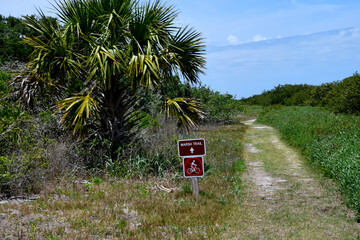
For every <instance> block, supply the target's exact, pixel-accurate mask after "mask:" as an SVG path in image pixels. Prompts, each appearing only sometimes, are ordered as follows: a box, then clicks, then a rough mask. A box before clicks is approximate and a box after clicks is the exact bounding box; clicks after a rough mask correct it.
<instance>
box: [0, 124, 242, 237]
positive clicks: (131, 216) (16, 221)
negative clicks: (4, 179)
mask: <svg viewBox="0 0 360 240" xmlns="http://www.w3.org/2000/svg"><path fill="white" fill-rule="evenodd" d="M244 130H245V127H244V126H243V125H232V126H222V127H220V128H216V129H210V130H209V129H204V130H202V131H200V132H198V133H197V134H196V136H194V137H203V138H205V139H206V144H207V156H206V157H205V163H206V173H205V175H206V176H205V177H204V178H201V179H199V184H200V196H198V197H194V196H192V193H191V180H189V179H184V178H183V177H182V175H181V174H180V173H173V174H172V175H167V178H151V177H149V178H147V180H145V179H143V180H140V179H139V180H130V179H116V178H110V177H104V180H103V181H100V180H99V179H97V178H96V179H93V181H92V182H83V183H76V182H73V183H72V184H67V185H62V184H59V185H57V186H53V187H51V186H49V187H48V189H47V190H43V193H42V194H41V197H40V199H38V200H35V201H33V202H12V203H6V204H1V205H0V238H2V239H220V238H221V237H220V236H221V235H222V234H223V232H224V231H226V229H227V226H228V221H229V220H230V218H229V216H231V211H232V209H234V207H235V206H236V205H237V204H238V203H239V202H240V201H241V184H242V181H241V177H240V176H239V172H240V171H242V169H243V163H242V159H241V153H242V143H241V139H242V134H243V131H244ZM174 148H176V144H174ZM159 186H160V188H159ZM162 186H163V187H165V188H162ZM160 189H165V190H166V189H169V190H171V192H170V193H168V192H167V191H162V190H160Z"/></svg>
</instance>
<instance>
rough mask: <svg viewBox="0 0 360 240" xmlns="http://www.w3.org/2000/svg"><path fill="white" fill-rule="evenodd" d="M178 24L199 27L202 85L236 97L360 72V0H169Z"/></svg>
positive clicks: (7, 10) (33, 2) (10, 9)
mask: <svg viewBox="0 0 360 240" xmlns="http://www.w3.org/2000/svg"><path fill="white" fill-rule="evenodd" d="M165 2H166V3H168V4H174V5H175V7H176V8H177V9H178V10H179V11H180V14H179V18H178V21H179V24H182V25H189V26H191V27H193V28H195V29H196V30H197V31H198V32H201V33H202V36H203V37H204V41H205V42H206V46H207V47H206V48H207V49H206V54H207V56H206V57H207V65H206V67H207V69H206V71H205V72H206V74H205V75H201V76H200V80H201V82H202V84H203V85H207V86H209V87H210V88H211V89H213V90H215V91H219V92H221V93H229V94H232V95H234V96H236V98H238V99H240V98H242V97H249V96H252V95H254V94H261V93H262V92H263V91H265V90H270V89H272V88H273V87H275V86H277V85H279V84H281V85H283V84H311V85H320V84H322V83H326V82H333V81H338V80H342V79H344V78H346V77H349V76H352V75H353V74H354V73H355V72H357V71H360V1H359V0H271V1H269V0H222V1H220V0H167V1H165ZM0 3H1V4H0V6H1V8H0V14H2V15H5V16H8V15H11V16H16V17H20V16H21V15H31V14H34V13H36V8H40V9H42V10H43V11H44V12H45V13H46V14H48V15H51V14H52V12H53V11H52V7H51V3H54V0H49V1H48V0H10V1H9V0H0Z"/></svg>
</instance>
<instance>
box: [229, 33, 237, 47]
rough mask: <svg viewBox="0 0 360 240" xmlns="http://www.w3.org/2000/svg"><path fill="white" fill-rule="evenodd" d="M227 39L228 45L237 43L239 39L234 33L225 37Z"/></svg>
mask: <svg viewBox="0 0 360 240" xmlns="http://www.w3.org/2000/svg"><path fill="white" fill-rule="evenodd" d="M227 41H228V43H229V44H230V45H236V44H238V43H239V39H238V38H237V37H236V36H234V35H229V36H228V37H227Z"/></svg>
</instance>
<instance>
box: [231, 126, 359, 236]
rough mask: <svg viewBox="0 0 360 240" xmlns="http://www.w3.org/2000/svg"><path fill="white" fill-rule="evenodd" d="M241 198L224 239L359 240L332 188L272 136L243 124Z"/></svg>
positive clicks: (351, 216)
mask: <svg viewBox="0 0 360 240" xmlns="http://www.w3.org/2000/svg"><path fill="white" fill-rule="evenodd" d="M245 124H246V125H248V127H249V129H248V131H247V134H246V135H245V139H244V146H245V149H244V150H245V153H244V159H245V164H246V171H245V173H244V176H243V179H244V194H243V195H244V196H243V201H242V203H241V204H239V209H238V211H234V214H233V216H232V219H234V221H233V222H232V223H231V226H232V228H231V230H230V231H228V233H227V236H226V237H227V238H229V239H359V236H360V230H359V224H357V223H356V221H355V215H354V213H353V212H351V211H350V210H349V209H347V208H346V206H345V203H344V201H342V198H341V196H340V195H339V192H338V190H337V188H336V186H335V185H334V184H333V183H332V182H331V181H330V180H327V179H324V178H323V177H321V176H320V174H318V173H315V171H314V170H313V169H312V168H311V167H310V166H309V165H308V164H307V163H306V160H305V159H304V158H303V157H302V156H301V154H300V153H299V152H298V151H297V150H295V149H293V148H291V147H289V146H288V145H287V144H285V143H284V142H283V141H282V140H281V139H280V137H279V134H278V132H277V131H276V130H275V129H273V128H271V127H269V126H264V125H259V124H256V123H255V120H250V121H247V122H245Z"/></svg>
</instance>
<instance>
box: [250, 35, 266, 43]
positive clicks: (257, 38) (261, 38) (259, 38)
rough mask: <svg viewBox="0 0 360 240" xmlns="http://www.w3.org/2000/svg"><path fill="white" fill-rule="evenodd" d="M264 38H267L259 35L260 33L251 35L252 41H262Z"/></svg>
mask: <svg viewBox="0 0 360 240" xmlns="http://www.w3.org/2000/svg"><path fill="white" fill-rule="evenodd" d="M264 40H267V38H266V37H264V36H261V35H260V34H256V35H255V36H254V37H253V41H254V42H259V41H264Z"/></svg>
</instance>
